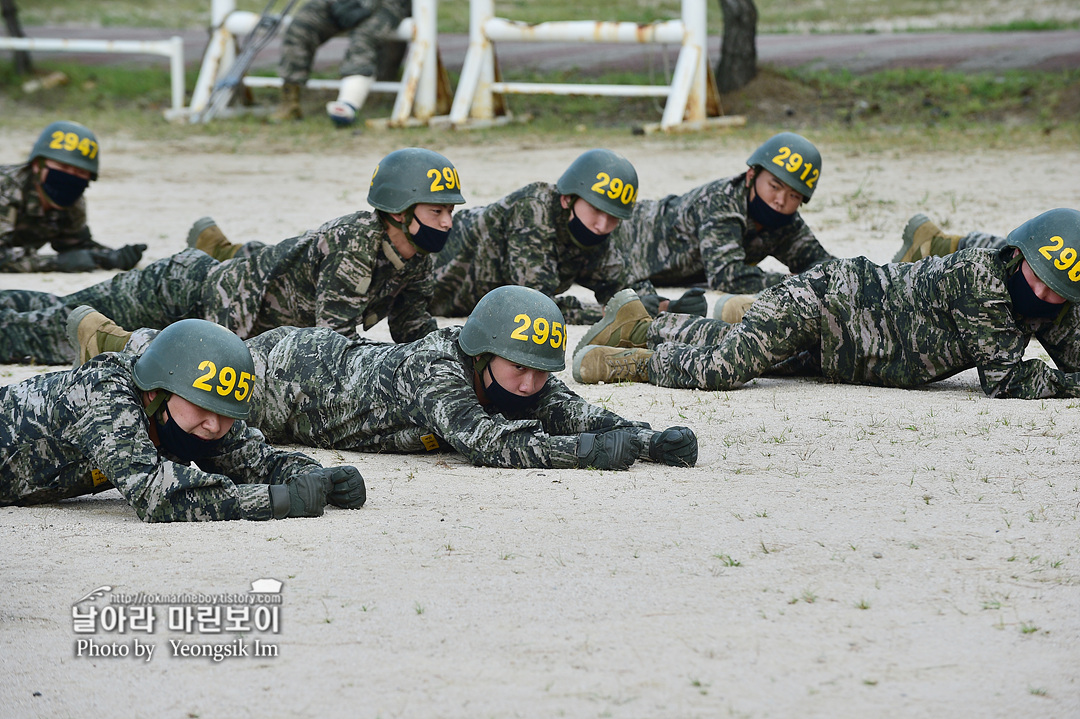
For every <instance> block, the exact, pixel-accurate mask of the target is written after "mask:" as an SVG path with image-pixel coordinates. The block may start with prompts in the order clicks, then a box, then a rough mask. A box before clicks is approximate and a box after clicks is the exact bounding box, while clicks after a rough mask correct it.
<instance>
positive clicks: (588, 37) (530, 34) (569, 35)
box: [483, 17, 685, 45]
mask: <svg viewBox="0 0 1080 719" xmlns="http://www.w3.org/2000/svg"><path fill="white" fill-rule="evenodd" d="M483 27H484V34H485V35H486V36H487V39H488V40H494V41H495V42H583V43H639V44H640V43H664V44H676V45H677V44H679V43H681V42H682V41H683V37H684V35H685V33H684V28H683V22H682V21H681V20H667V21H665V22H655V23H650V24H648V25H639V24H638V23H634V22H592V21H585V20H573V21H560V22H543V23H539V24H537V25H529V24H527V23H521V22H513V21H511V20H507V19H505V18H501V17H496V18H491V19H490V20H488V21H486V22H485V23H484V26H483Z"/></svg>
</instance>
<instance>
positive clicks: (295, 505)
mask: <svg viewBox="0 0 1080 719" xmlns="http://www.w3.org/2000/svg"><path fill="white" fill-rule="evenodd" d="M322 472H323V469H322V467H319V468H318V469H316V470H314V471H311V472H306V473H304V474H301V475H298V476H296V477H293V478H292V479H290V480H289V481H288V483H286V484H272V485H270V503H271V505H272V506H273V508H274V519H283V518H285V517H321V516H322V514H323V507H325V506H326V495H327V494H328V493H329V492H330V490H331V489H332V488H333V486H334V483H333V482H331V481H330V478H329V477H326V476H325V475H323V474H322Z"/></svg>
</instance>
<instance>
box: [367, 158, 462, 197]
mask: <svg viewBox="0 0 1080 719" xmlns="http://www.w3.org/2000/svg"><path fill="white" fill-rule="evenodd" d="M367 201H368V204H369V205H371V206H372V207H374V208H375V209H376V210H383V211H384V212H404V211H405V210H407V209H409V208H410V207H412V206H413V205H415V204H417V203H420V202H426V203H428V204H432V205H460V204H463V203H464V202H465V198H464V197H462V196H461V178H459V177H458V171H457V168H456V167H454V163H452V162H450V160H447V159H446V158H445V157H443V156H442V155H440V154H439V153H437V152H434V151H433V150H425V149H423V148H420V147H406V148H405V149H404V150H394V151H393V152H391V153H390V154H389V155H387V156H386V157H384V158H383V159H382V160H381V161H380V162H379V164H378V165H376V166H375V172H374V173H372V175H371V187H370V188H369V189H368V196H367Z"/></svg>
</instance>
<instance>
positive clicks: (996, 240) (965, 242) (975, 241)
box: [956, 232, 1005, 250]
mask: <svg viewBox="0 0 1080 719" xmlns="http://www.w3.org/2000/svg"><path fill="white" fill-rule="evenodd" d="M973 247H983V248H986V249H990V250H1000V249H1002V248H1004V247H1005V238H1004V237H1000V236H998V235H992V234H990V233H989V232H969V233H967V234H966V235H964V236H963V237H961V238H960V244H959V245H958V246H957V248H956V249H958V250H969V249H971V248H973Z"/></svg>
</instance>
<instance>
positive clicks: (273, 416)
mask: <svg viewBox="0 0 1080 719" xmlns="http://www.w3.org/2000/svg"><path fill="white" fill-rule="evenodd" d="M460 333H461V328H460V327H446V328H443V329H441V330H437V331H435V332H432V333H431V334H429V335H428V336H427V337H425V338H423V339H421V340H418V341H416V342H411V343H409V344H386V343H374V342H368V341H366V340H363V339H361V340H355V341H354V340H348V339H346V338H345V337H342V336H341V335H339V334H337V333H334V332H331V331H329V330H325V329H310V328H309V329H297V328H295V327H279V328H277V329H275V330H271V331H270V332H265V333H263V334H261V335H259V336H258V337H255V338H253V339H250V340H248V341H247V346H248V349H249V350H250V351H251V356H252V358H253V359H254V361H255V375H256V376H257V377H258V378H259V380H258V381H256V383H255V384H254V386H253V389H252V395H251V416H250V417H249V419H248V422H249V423H250V424H251V425H252V426H253V427H258V428H259V429H260V430H262V431H263V432H264V433H265V434H266V436H267V438H268V439H269V440H270V441H272V442H295V443H298V444H305V445H308V446H312V447H329V448H333V449H343V450H351V451H359V452H424V451H435V450H456V451H458V452H460V453H461V454H463V455H465V457H466V458H467V459H468V460H469V461H470V462H471V463H473V464H474V465H478V466H489V467H510V468H526V467H552V468H572V467H577V466H578V464H577V462H578V460H577V455H576V451H577V443H578V435H579V434H581V433H582V432H598V431H603V430H607V429H613V428H619V427H623V428H632V427H637V428H639V429H638V436H639V437H640V438H641V440H642V456H641V459H648V448H649V440H651V439H652V437H653V435H655V434H657V433H656V432H654V431H653V430H651V429H649V425H648V424H646V423H644V422H632V421H630V420H626V419H623V418H622V417H620V416H618V415H616V414H613V413H611V412H608V411H607V410H605V409H602V408H600V407H597V406H595V405H592V404H589V403H588V402H586V401H585V400H584V399H582V398H581V397H579V396H578V395H576V394H574V393H573V392H571V391H570V390H569V389H568V388H567V387H566V385H565V384H563V383H562V382H561V381H560V380H558V379H557V378H555V377H551V378H550V379H549V380H548V382H547V384H546V385H545V386H544V389H543V390H542V394H541V396H540V399H539V403H538V404H537V406H536V407H535V408H534V409H532V410H530V411H529V412H528V413H527V414H523V415H521V416H511V417H506V416H503V415H502V414H498V413H492V412H490V411H488V410H486V409H485V408H484V407H483V406H481V405H480V403H479V401H478V400H477V397H476V390H475V388H474V384H473V383H474V376H473V358H472V357H469V356H468V355H466V354H465V353H464V352H462V350H461V348H460V347H459V346H458V342H457V340H458V335H459V334H460ZM156 334H157V333H156V332H154V331H152V330H138V331H136V332H135V333H134V334H133V335H132V337H131V340H130V341H129V342H128V345H127V347H126V349H127V351H129V352H140V351H142V350H144V349H145V348H146V345H147V344H149V342H150V340H151V339H153V337H154V336H155V335H156Z"/></svg>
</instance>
